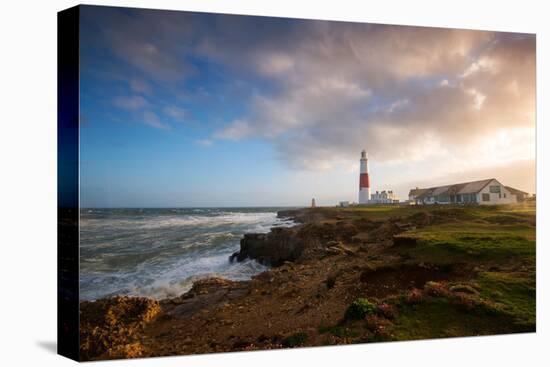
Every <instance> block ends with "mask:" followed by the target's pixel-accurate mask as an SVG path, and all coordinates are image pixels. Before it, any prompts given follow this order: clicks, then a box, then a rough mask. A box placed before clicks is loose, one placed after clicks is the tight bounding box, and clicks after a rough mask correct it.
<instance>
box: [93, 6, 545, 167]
mask: <svg viewBox="0 0 550 367" xmlns="http://www.w3.org/2000/svg"><path fill="white" fill-rule="evenodd" d="M104 9H105V8H101V10H95V13H88V14H84V19H83V21H84V23H86V21H88V22H90V20H92V21H94V22H95V23H98V24H97V32H98V34H101V35H102V37H103V38H102V42H103V43H104V44H106V45H107V46H108V48H109V52H111V53H112V54H113V55H114V56H115V57H116V59H117V60H118V61H120V62H121V63H123V64H124V65H125V66H128V70H129V71H128V72H130V71H131V72H132V73H131V76H130V77H129V78H130V79H131V78H133V77H134V75H139V79H142V80H143V81H145V83H147V84H146V85H147V86H148V88H149V89H156V88H159V87H162V93H163V94H167V95H169V94H170V93H172V94H173V96H174V97H175V98H180V97H181V96H184V97H183V98H185V99H186V102H188V101H193V102H195V103H197V104H198V105H196V106H194V107H195V108H197V109H199V110H200V109H202V110H208V112H209V116H210V117H212V120H215V121H219V120H222V121H223V122H222V123H220V124H218V125H216V126H217V128H216V129H215V131H214V132H213V133H212V135H211V137H210V138H209V139H206V140H215V139H227V140H232V141H242V140H246V139H257V138H260V139H264V140H265V141H266V142H268V143H269V144H271V145H272V146H273V147H274V149H275V152H276V154H277V156H278V158H279V159H280V160H281V161H282V162H283V163H284V164H285V165H286V166H287V167H291V168H294V169H298V170H330V169H334V167H337V166H341V165H345V164H349V162H355V161H356V158H357V154H358V152H359V151H360V150H361V149H362V148H367V150H368V151H369V153H370V156H371V157H372V159H374V160H375V161H377V162H379V163H383V164H387V165H398V164H401V163H402V162H407V161H409V162H417V163H418V162H424V163H426V162H433V164H434V165H437V166H438V167H444V166H445V165H446V164H447V165H448V164H449V163H448V162H446V160H448V159H450V157H454V158H453V164H455V165H462V164H467V163H468V160H475V161H476V162H477V161H480V162H482V163H483V162H494V161H493V158H492V157H494V156H500V153H499V152H498V151H497V149H505V148H502V147H495V146H494V145H493V144H491V142H492V141H493V139H497V137H498V136H500V135H499V134H501V133H503V132H504V133H509V136H510V138H509V140H508V142H507V144H509V145H510V146H525V147H526V149H527V150H532V148H533V146H534V141H533V140H532V139H531V138H525V136H524V135H522V134H515V133H510V132H512V131H520V130H521V131H524V130H529V131H534V127H535V59H536V57H535V48H536V46H535V36H534V35H528V34H513V33H499V32H488V31H474V30H460V29H444V28H429V27H409V26H392V25H375V24H360V23H346V22H326V21H315V20H312V21H302V20H294V19H282V18H266V17H242V16H233V15H219V14H198V13H181V12H166V11H150V10H147V11H145V10H137V9H132V10H125V11H118V10H117V11H113V10H112V8H109V9H111V10H109V11H107V10H104ZM197 60H198V61H199V64H200V65H201V67H197V66H196V65H195V63H196V62H197ZM204 65H207V67H205V66H204ZM201 73H202V74H201ZM194 77H197V79H194V80H193V83H194V84H192V85H193V86H196V89H195V90H200V88H205V85H202V84H201V82H202V81H205V82H207V83H208V86H207V87H208V93H209V98H208V101H209V102H208V103H211V104H208V105H207V106H208V108H207V109H206V108H205V105H201V104H200V103H204V102H203V101H204V100H205V99H204V98H203V99H201V98H202V97H201V96H198V93H190V92H189V91H190V89H189V86H190V84H186V83H185V82H186V81H188V80H190V79H191V78H194ZM212 81H217V82H219V83H220V84H223V85H217V84H216V83H213V82H212ZM195 83H196V84H197V85H195ZM130 88H131V90H132V91H133V92H134V93H139V94H146V93H148V92H147V89H148V88H147V87H145V85H143V84H140V83H137V82H136V83H133V84H132V83H130ZM236 91H238V93H236ZM212 96H214V98H210V97H212ZM141 98H143V97H141ZM148 98H149V95H148ZM149 99H150V100H151V101H153V99H152V98H149ZM214 100H215V101H217V102H212V101H214ZM144 101H145V100H144V99H143V100H140V99H135V97H134V98H133V99H131V100H130V99H128V100H126V99H120V100H118V101H117V103H116V104H117V105H118V106H119V107H122V108H126V109H132V108H134V109H151V108H152V106H147V105H146V104H145V103H144ZM224 101H225V102H224ZM180 102H181V101H180V100H179V99H178V100H172V101H168V102H165V101H162V105H161V106H166V107H158V106H156V107H157V110H155V111H157V112H159V113H162V114H164V115H166V116H168V117H171V118H173V119H175V120H178V121H184V120H185V118H186V113H187V111H186V110H183V109H181V108H179V107H175V106H178V104H179V103H180ZM216 103H217V104H216ZM224 103H227V104H228V105H231V106H232V107H233V106H235V108H234V109H230V113H227V111H228V109H226V108H225V105H224ZM155 116H156V115H155ZM148 120H149V121H150V124H151V122H152V123H153V125H154V124H156V125H158V124H159V123H160V120H159V119H158V116H156V118H152V117H149V118H148ZM527 135H528V134H527ZM488 147H490V149H489V148H488ZM508 159H512V158H508ZM346 162H347V163H346ZM415 164H416V163H415Z"/></svg>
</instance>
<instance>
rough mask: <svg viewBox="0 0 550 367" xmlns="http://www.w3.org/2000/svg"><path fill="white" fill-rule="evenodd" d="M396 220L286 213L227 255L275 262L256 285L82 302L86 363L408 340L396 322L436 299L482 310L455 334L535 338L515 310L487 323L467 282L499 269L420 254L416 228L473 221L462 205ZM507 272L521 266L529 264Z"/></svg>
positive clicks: (209, 284)
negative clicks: (512, 317) (513, 318)
mask: <svg viewBox="0 0 550 367" xmlns="http://www.w3.org/2000/svg"><path fill="white" fill-rule="evenodd" d="M397 214H399V215H378V214H376V213H374V214H373V213H369V212H366V211H365V212H361V211H357V210H355V211H354V210H339V209H336V208H315V209H298V210H292V211H284V212H280V213H279V216H281V217H285V218H290V219H292V220H294V221H295V222H296V223H298V224H297V225H296V226H294V227H289V228H273V229H272V230H271V231H270V232H269V233H267V234H254V233H252V234H245V235H244V237H243V239H242V240H241V246H240V251H238V252H236V253H234V254H233V255H231V257H230V259H229V260H228V261H243V260H244V259H247V258H252V259H255V260H257V261H259V262H261V263H263V264H266V265H270V266H271V268H270V269H269V270H268V271H265V272H263V273H261V274H259V275H257V276H255V277H253V278H252V279H251V280H250V281H230V280H227V279H221V278H208V279H202V280H199V281H197V282H195V283H194V284H193V287H192V289H191V290H190V291H188V292H186V293H185V294H183V295H181V296H179V297H175V298H171V299H164V300H160V301H156V300H151V299H147V298H143V297H114V298H106V299H101V300H98V301H94V302H89V301H82V302H81V303H80V307H81V309H80V319H81V332H80V338H81V358H82V359H83V360H98V359H113V358H132V357H144V356H163V355H179V354H196V353H210V352H227V351H237V350H256V349H274V348H284V347H295V346H305V345H307V346H315V345H331V344H347V343H357V342H370V341H384V340H388V341H389V340H403V339H404V338H403V337H401V336H400V335H399V333H398V331H399V326H400V322H401V321H399V322H398V321H397V317H398V316H397V315H401V317H403V315H405V314H406V313H405V311H403V310H407V309H408V307H413V305H414V304H415V303H416V302H424V300H425V299H428V300H430V302H432V301H431V300H432V298H434V297H436V296H437V295H443V296H444V297H445V298H444V299H445V302H449V304H450V305H452V307H453V310H454V307H455V306H456V307H457V308H458V309H461V308H466V309H467V308H468V307H471V308H472V310H474V309H475V310H478V309H480V310H482V311H481V314H478V313H473V314H472V315H473V316H468V317H470V318H473V319H472V320H469V322H470V323H471V324H472V325H476V327H475V329H474V330H469V329H464V326H460V325H458V326H453V327H454V328H455V329H456V330H455V329H453V328H451V327H450V328H449V330H451V331H452V330H455V331H452V332H451V331H450V334H449V336H461V335H479V334H493V333H502V332H517V331H530V329H529V327H528V326H525V325H523V326H517V327H516V326H514V325H513V324H511V323H510V322H503V320H504V321H509V320H508V319H506V317H507V316H506V314H505V313H498V312H496V313H494V314H493V315H491V316H488V317H489V319H487V320H489V321H486V319H484V317H485V316H480V315H483V312H484V311H483V310H485V309H490V307H489V306H491V305H489V304H488V303H487V302H486V301H485V300H484V299H482V298H480V297H477V296H476V295H478V294H479V293H480V291H479V290H476V289H475V288H474V287H473V286H471V285H469V284H470V283H468V282H469V281H470V280H471V279H473V278H475V277H476V276H478V274H480V273H482V272H483V271H486V270H488V268H489V267H490V266H493V267H494V266H495V264H494V263H493V262H487V263H483V262H479V261H473V262H467V261H464V259H462V258H461V259H460V261H458V260H457V261H456V262H453V261H447V262H437V261H426V260H425V259H424V258H415V255H414V252H413V251H411V249H414V248H416V247H417V246H416V245H417V244H416V238H415V236H412V235H409V233H411V230H413V231H414V230H416V229H419V228H423V227H427V226H433V225H438V224H445V223H455V222H460V221H464V220H466V219H465V218H464V215H465V213H464V212H463V211H462V210H454V209H453V210H446V209H441V210H440V209H438V210H432V209H430V210H426V209H415V210H410V209H408V208H407V209H406V210H405V209H403V211H402V213H401V212H400V211H398V212H397ZM523 265H525V264H523ZM498 266H499V267H501V268H506V267H509V268H510V269H508V268H506V269H507V271H508V270H509V271H516V269H515V267H516V266H518V265H517V264H515V263H509V262H503V263H502V264H499V265H498ZM460 286H462V287H460ZM453 287H454V290H453ZM434 299H435V298H434ZM438 302H439V301H438ZM483 302H485V303H487V304H485V303H483ZM422 304H423V303H422ZM436 304H437V303H436ZM354 305H355V306H354ZM354 307H355V308H357V310H359V311H357V310H355V309H354ZM430 307H432V306H430ZM491 307H492V306H491ZM350 309H351V311H350ZM354 310H355V311H357V312H355V311H354ZM453 312H454V311H453ZM476 312H477V311H476ZM350 315H359V317H355V316H354V317H351V316H350ZM478 319H479V320H478ZM478 323H479V325H481V326H477V325H478ZM457 328H458V329H457ZM437 336H440V335H433V336H432V337H437ZM405 339H407V338H405ZM409 339H410V338H409Z"/></svg>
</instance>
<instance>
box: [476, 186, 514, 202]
mask: <svg viewBox="0 0 550 367" xmlns="http://www.w3.org/2000/svg"><path fill="white" fill-rule="evenodd" d="M491 186H498V187H500V194H499V193H496V192H491ZM483 194H485V195H489V201H483ZM476 199H477V202H478V204H480V205H498V204H514V203H517V197H516V195H513V194H512V193H511V192H510V191H508V190H507V189H506V188H505V187H504V185H502V184H501V183H500V182H498V181H497V180H492V181H491V182H490V183H489V184H488V185H487V186H485V187H484V188H483V189H482V190H481V191H480V192H478V193H477V195H476Z"/></svg>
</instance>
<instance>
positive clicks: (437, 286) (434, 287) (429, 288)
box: [424, 281, 449, 297]
mask: <svg viewBox="0 0 550 367" xmlns="http://www.w3.org/2000/svg"><path fill="white" fill-rule="evenodd" d="M424 292H426V294H428V295H430V296H434V297H442V296H446V295H448V294H449V291H448V290H447V288H445V286H444V285H443V284H441V283H438V282H432V281H430V282H427V283H426V284H425V285H424Z"/></svg>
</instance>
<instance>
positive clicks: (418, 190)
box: [409, 187, 429, 196]
mask: <svg viewBox="0 0 550 367" xmlns="http://www.w3.org/2000/svg"><path fill="white" fill-rule="evenodd" d="M426 190H429V189H419V188H418V187H417V188H416V189H411V191H409V196H411V195H414V196H418V195H421V194H423V193H424V192H426Z"/></svg>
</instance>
